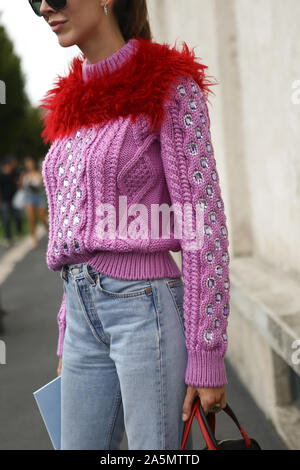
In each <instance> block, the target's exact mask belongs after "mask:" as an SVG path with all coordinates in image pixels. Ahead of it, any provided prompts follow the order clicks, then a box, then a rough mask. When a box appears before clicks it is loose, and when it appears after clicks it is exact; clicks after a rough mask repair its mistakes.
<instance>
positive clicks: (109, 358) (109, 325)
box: [61, 263, 192, 450]
mask: <svg viewBox="0 0 300 470" xmlns="http://www.w3.org/2000/svg"><path fill="white" fill-rule="evenodd" d="M61 277H62V279H63V281H64V292H65V293H66V330H65V337H64V346H63V356H62V371H61V403H62V414H61V449H62V450H64V449H96V450H100V449H103V450H107V449H115V450H118V449H119V448H120V442H121V440H122V437H123V434H124V431H125V430H126V435H127V440H128V449H129V450H137V449H147V450H153V449H156V450H160V449H175V450H176V449H180V447H181V442H182V437H183V432H184V427H185V423H184V421H182V418H181V414H182V405H183V402H184V398H185V394H186V389H187V385H186V384H185V381H184V375H185V368H186V363H187V350H186V345H185V333H184V322H183V281H182V279H181V278H163V279H154V280H153V279H151V280H130V281H129V280H121V279H117V278H113V277H109V276H107V275H105V274H102V273H99V272H97V271H96V270H95V269H94V268H92V267H91V266H90V265H89V264H87V263H81V264H73V265H69V266H64V267H63V268H62V269H61ZM185 449H186V450H189V449H192V437H191V432H190V433H189V439H188V441H187V443H186V446H185Z"/></svg>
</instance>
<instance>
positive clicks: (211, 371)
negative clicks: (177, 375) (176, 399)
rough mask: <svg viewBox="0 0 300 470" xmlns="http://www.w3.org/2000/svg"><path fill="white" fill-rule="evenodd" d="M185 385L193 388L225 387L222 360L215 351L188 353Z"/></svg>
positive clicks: (224, 371) (225, 381)
mask: <svg viewBox="0 0 300 470" xmlns="http://www.w3.org/2000/svg"><path fill="white" fill-rule="evenodd" d="M185 383H186V384H187V385H191V386H193V387H222V386H223V385H226V384H227V377H226V370H225V364H224V358H223V357H221V356H220V353H218V352H215V351H200V352H198V351H188V362H187V367H186V372H185Z"/></svg>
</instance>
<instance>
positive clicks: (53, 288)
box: [0, 237, 285, 450]
mask: <svg viewBox="0 0 300 470" xmlns="http://www.w3.org/2000/svg"><path fill="white" fill-rule="evenodd" d="M46 248H47V238H46V237H43V238H42V240H41V241H40V246H39V247H38V248H37V249H36V250H33V251H29V252H28V253H27V254H26V255H25V257H24V259H22V260H20V261H18V262H17V264H16V266H15V268H14V270H13V271H12V272H11V273H10V274H9V275H8V277H7V279H6V280H5V281H4V282H3V284H1V286H0V289H1V299H2V303H3V307H4V309H5V310H6V312H7V314H6V315H5V317H4V325H5V332H4V333H2V334H1V335H0V339H2V340H4V341H5V343H6V364H4V365H0V374H1V385H0V416H1V421H0V449H1V450H16V449H21V450H23V449H33V450H40V449H42V450H47V449H52V445H51V442H50V440H49V437H48V434H47V432H46V429H45V427H44V424H43V422H42V419H41V416H40V414H39V411H38V408H37V406H36V403H35V400H34V398H33V395H32V393H33V391H34V390H37V389H38V388H40V387H41V386H43V385H44V384H46V383H47V382H49V381H50V380H52V379H54V378H55V377H56V368H57V356H56V346H57V338H58V327H57V323H56V315H57V312H58V309H59V306H60V302H61V298H62V294H63V286H62V281H61V278H60V276H59V273H54V272H52V271H49V270H48V268H47V265H46V258H45V256H46ZM2 259H3V258H2ZM0 265H1V258H0ZM1 267H2V266H1ZM227 372H228V379H229V385H228V386H227V400H228V402H229V404H230V405H231V406H232V408H233V409H234V411H235V413H236V415H237V416H238V418H239V419H240V421H241V423H242V424H243V426H244V428H245V429H246V431H247V432H248V434H249V435H250V436H253V437H255V438H256V439H257V440H258V442H259V443H260V444H261V446H262V447H263V448H264V449H285V446H284V444H283V443H282V441H281V439H280V438H279V437H278V435H277V434H276V432H275V430H274V429H273V427H272V426H271V425H270V423H269V422H268V421H267V420H266V419H265V418H264V416H263V414H262V413H261V412H260V410H259V409H258V408H257V407H256V405H255V403H254V402H253V400H252V399H251V398H250V397H249V395H248V392H247V390H245V389H244V387H242V386H241V384H240V383H239V381H238V380H237V378H236V376H235V374H234V373H233V372H232V370H231V368H230V367H229V365H228V364H227ZM192 429H193V442H194V449H201V448H203V447H204V443H203V440H202V438H201V437H200V432H199V428H198V424H197V422H196V419H195V420H194V422H193V425H192ZM216 429H217V438H218V439H223V438H229V437H234V438H236V437H238V436H239V433H238V432H237V430H236V428H235V425H234V423H233V422H232V421H231V420H230V418H229V417H228V416H227V415H226V414H225V413H220V414H218V416H217V428H216ZM121 448H122V449H127V440H126V435H125V436H124V439H123V442H122V447H121Z"/></svg>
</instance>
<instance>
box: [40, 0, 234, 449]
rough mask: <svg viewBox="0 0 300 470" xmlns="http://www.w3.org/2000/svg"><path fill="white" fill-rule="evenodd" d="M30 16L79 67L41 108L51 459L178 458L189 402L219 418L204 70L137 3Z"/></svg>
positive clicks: (223, 264)
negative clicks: (50, 290)
mask: <svg viewBox="0 0 300 470" xmlns="http://www.w3.org/2000/svg"><path fill="white" fill-rule="evenodd" d="M31 4H32V6H33V7H34V9H35V11H36V13H37V14H41V15H42V16H43V17H44V19H45V21H46V22H47V23H48V24H49V25H50V27H52V30H53V31H54V33H55V34H56V35H57V38H58V42H59V44H60V46H62V47H69V46H72V45H74V44H76V45H77V46H78V47H79V48H80V50H81V52H82V56H78V57H75V58H74V59H73V62H72V64H71V67H70V71H69V74H68V76H66V77H59V78H58V79H57V82H56V84H55V87H54V88H53V89H52V90H50V91H49V92H48V93H47V95H46V97H45V99H44V100H43V103H42V105H41V106H42V107H43V108H44V109H45V110H46V111H45V114H44V116H43V117H44V119H45V129H44V131H43V133H42V136H43V138H44V140H45V142H50V143H51V147H50V150H49V152H48V154H47V156H46V158H45V160H44V162H43V176H44V180H45V186H46V191H47V196H48V204H49V214H50V218H49V221H50V236H49V243H48V251H47V263H48V266H49V268H50V269H51V270H53V271H60V274H61V277H62V279H63V287H64V293H63V300H62V303H61V308H60V310H59V313H58V324H59V340H58V348H57V354H58V356H59V357H60V361H59V365H58V374H60V373H61V400H62V418H61V419H62V421H61V432H62V434H61V448H62V449H119V445H120V441H121V439H122V435H123V432H124V430H125V429H126V434H127V438H128V447H129V449H180V446H181V442H182V437H183V431H184V424H185V420H186V419H187V418H188V417H189V415H190V413H191V408H192V404H193V401H194V399H195V398H196V396H200V399H201V402H202V405H203V407H204V410H205V412H206V413H207V412H208V411H215V412H217V411H219V410H220V409H221V408H224V407H225V405H226V398H225V385H226V383H227V379H226V372H225V366H224V354H225V351H226V348H227V334H226V327H227V317H228V314H229V277H228V275H229V271H228V263H229V254H228V251H227V248H228V236H227V227H226V222H225V219H226V217H225V214H224V205H223V200H222V197H221V194H220V187H219V184H218V173H217V170H216V167H215V163H216V162H215V159H214V155H213V147H212V144H211V142H210V137H211V135H210V129H209V124H210V121H209V115H208V109H207V104H206V96H207V92H208V86H209V83H210V82H209V81H208V80H207V77H206V76H205V74H204V70H205V68H206V66H205V65H202V64H199V63H198V62H197V61H196V60H195V58H194V56H193V54H192V53H191V52H190V51H189V50H188V48H187V46H186V44H185V47H184V50H183V51H182V52H179V51H177V50H176V49H175V48H173V49H171V48H170V47H169V46H168V45H161V44H158V43H155V42H152V40H151V32H150V27H149V23H148V19H147V18H148V16H147V7H146V1H144V0H129V1H125V2H124V1H120V0H107V1H104V0H85V1H84V2H82V1H81V0H66V1H55V0H52V1H48V2H46V1H42V2H32V1H31ZM175 203H176V204H175ZM170 206H172V207H171V209H170ZM174 207H175V209H174ZM157 208H159V211H158V217H157ZM199 208H200V209H201V211H199V210H198V209H199ZM182 209H185V212H184V214H183V215H184V217H183V219H185V216H187V217H186V220H187V222H186V223H185V220H184V224H183V225H184V231H183V234H182V236H181V234H180V233H178V230H177V229H178V226H179V223H178V222H179V221H180V217H179V216H180V211H181V210H182ZM150 210H151V214H150ZM155 211H156V213H155ZM159 212H162V219H163V221H162V223H160V221H161V219H160V214H159ZM170 212H173V218H172V217H171V216H170ZM196 215H197V216H198V215H200V218H201V217H202V219H204V220H201V219H200V221H199V219H197V224H196V225H195V222H196ZM168 216H170V217H168ZM174 216H175V217H176V218H175V220H174ZM167 219H168V222H166V220H167ZM181 221H182V219H181ZM198 222H199V224H198ZM202 222H204V230H203V225H202ZM200 226H201V227H202V229H201V230H199V227H200ZM195 227H196V228H197V230H196V232H197V235H196V240H195V236H194V235H193V234H192V235H193V236H192V237H189V236H187V232H188V231H189V229H190V228H195ZM149 231H150V232H151V233H149ZM198 232H199V233H200V235H201V236H200V237H199V236H198V235H199V233H198ZM175 235H176V236H175ZM190 238H191V239H192V241H190V240H189V239H190ZM199 239H200V242H199ZM169 250H171V251H179V250H181V253H182V263H183V269H182V271H183V278H184V279H183V281H182V279H181V271H180V269H179V268H178V266H177V264H176V263H175V261H174V259H173V257H172V256H171V254H170V252H169ZM182 413H183V414H185V415H187V417H185V418H184V417H183V416H182ZM190 446H191V442H189V443H188V444H187V447H186V448H191V447H190Z"/></svg>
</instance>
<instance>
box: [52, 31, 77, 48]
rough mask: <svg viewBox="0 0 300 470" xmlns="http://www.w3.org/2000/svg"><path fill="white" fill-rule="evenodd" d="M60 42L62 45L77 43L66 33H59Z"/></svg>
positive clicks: (68, 45)
mask: <svg viewBox="0 0 300 470" xmlns="http://www.w3.org/2000/svg"><path fill="white" fill-rule="evenodd" d="M57 38H58V42H59V44H60V46H61V47H71V46H74V45H76V41H75V40H74V39H72V38H70V37H68V36H67V35H66V34H65V35H64V34H58V35H57Z"/></svg>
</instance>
